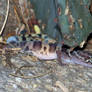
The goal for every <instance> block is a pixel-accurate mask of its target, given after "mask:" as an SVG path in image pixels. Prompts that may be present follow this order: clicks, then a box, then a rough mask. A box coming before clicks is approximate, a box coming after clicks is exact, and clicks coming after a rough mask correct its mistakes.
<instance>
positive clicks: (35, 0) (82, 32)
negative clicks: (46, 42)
mask: <svg viewBox="0 0 92 92" xmlns="http://www.w3.org/2000/svg"><path fill="white" fill-rule="evenodd" d="M56 1H57V7H55V1H54V0H31V3H32V4H33V5H34V8H35V13H36V16H37V18H38V19H41V20H42V21H43V22H44V23H46V24H47V27H46V29H45V31H43V33H46V34H48V35H49V36H50V37H52V38H54V39H57V40H58V41H61V39H62V38H63V41H64V44H66V45H68V46H70V47H76V46H79V45H80V43H81V42H83V41H86V40H87V37H88V36H89V34H90V33H91V32H92V16H91V14H90V12H89V4H90V0H56ZM67 1H68V6H69V11H70V12H71V15H72V17H73V18H74V20H75V21H74V22H73V27H74V29H73V30H71V29H70V28H69V26H70V24H71V23H70V22H69V20H68V19H69V15H65V10H66V7H67ZM58 5H59V7H60V8H61V15H60V16H58V19H59V25H60V28H61V30H60V31H61V33H62V35H61V34H60V32H59V31H58V30H57V29H56V28H55V27H56V25H57V23H55V22H54V18H56V17H57V12H56V10H57V8H58ZM79 19H81V20H82V22H81V23H82V26H83V27H82V28H80V24H79V22H78V20H79Z"/></svg>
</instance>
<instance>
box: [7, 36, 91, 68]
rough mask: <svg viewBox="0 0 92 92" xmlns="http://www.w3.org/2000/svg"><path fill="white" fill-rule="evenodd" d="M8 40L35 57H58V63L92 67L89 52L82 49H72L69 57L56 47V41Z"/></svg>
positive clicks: (44, 58)
mask: <svg viewBox="0 0 92 92" xmlns="http://www.w3.org/2000/svg"><path fill="white" fill-rule="evenodd" d="M25 38H26V37H25ZM8 42H9V43H11V44H12V45H13V44H15V45H16V46H18V47H20V48H22V51H24V52H27V53H32V55H33V56H36V57H37V58H39V59H42V60H53V59H58V60H59V62H60V63H61V62H62V63H64V64H68V63H71V64H80V65H83V66H86V67H92V64H91V62H92V61H91V58H92V55H91V54H88V53H87V52H82V51H74V52H73V53H72V54H71V57H69V55H68V54H67V52H66V51H65V50H64V51H63V50H59V49H58V44H57V43H56V42H54V43H52V42H49V43H48V42H44V41H41V40H39V39H33V38H31V40H29V41H26V40H24V41H20V40H19V39H18V38H17V39H16V41H9V39H8ZM61 49H62V46H61ZM62 63H61V64H62Z"/></svg>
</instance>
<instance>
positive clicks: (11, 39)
mask: <svg viewBox="0 0 92 92" xmlns="http://www.w3.org/2000/svg"><path fill="white" fill-rule="evenodd" d="M6 42H7V43H10V42H18V37H17V36H11V37H9V38H8V39H7V41H6Z"/></svg>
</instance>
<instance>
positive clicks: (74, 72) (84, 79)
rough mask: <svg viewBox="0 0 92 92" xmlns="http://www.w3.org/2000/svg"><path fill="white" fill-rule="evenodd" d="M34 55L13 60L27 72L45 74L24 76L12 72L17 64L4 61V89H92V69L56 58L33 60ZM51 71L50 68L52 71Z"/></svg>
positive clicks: (0, 81)
mask: <svg viewBox="0 0 92 92" xmlns="http://www.w3.org/2000/svg"><path fill="white" fill-rule="evenodd" d="M31 58H32V57H31V56H22V55H19V56H15V57H12V58H11V62H12V63H13V64H14V65H16V66H17V67H20V66H23V65H26V66H30V67H26V68H24V69H22V70H21V71H22V73H23V74H24V76H35V75H36V76H38V75H39V74H44V75H43V76H40V77H36V78H31V77H30V78H29V79H24V78H20V74H17V75H18V76H19V77H14V76H11V75H10V74H14V73H15V71H16V68H9V67H4V66H3V65H2V64H0V92H92V69H91V68H87V67H83V66H79V65H65V66H60V65H59V64H58V63H57V62H56V61H37V62H33V61H32V60H31ZM51 70H52V72H50V73H49V74H47V72H49V71H51Z"/></svg>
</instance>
